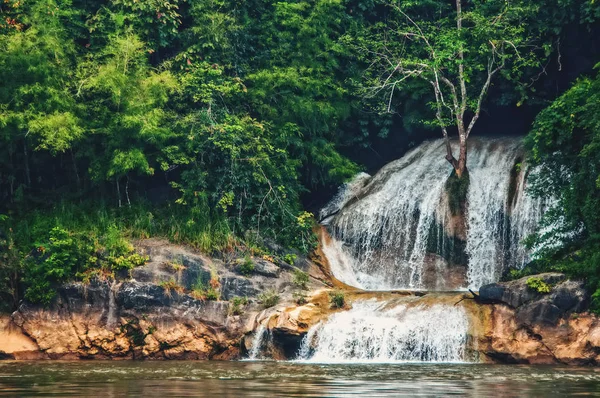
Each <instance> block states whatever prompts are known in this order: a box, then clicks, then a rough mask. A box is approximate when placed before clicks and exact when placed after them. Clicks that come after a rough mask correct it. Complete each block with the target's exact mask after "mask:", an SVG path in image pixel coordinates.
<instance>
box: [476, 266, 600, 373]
mask: <svg viewBox="0 0 600 398" xmlns="http://www.w3.org/2000/svg"><path fill="white" fill-rule="evenodd" d="M530 278H537V279H539V280H541V281H543V282H544V283H545V284H547V285H549V286H550V288H551V289H550V292H548V293H540V292H538V291H537V290H536V289H533V288H531V287H529V286H528V285H527V281H528V280H529V279H530ZM479 294H480V299H481V300H482V301H483V302H488V303H494V304H490V305H489V306H490V307H491V317H490V321H489V325H488V326H486V327H485V329H486V331H485V333H484V335H483V336H482V341H481V343H482V345H481V352H483V353H484V354H485V355H486V356H488V358H490V359H491V360H493V361H497V362H507V363H532V364H533V363H540V364H542V363H543V364H546V363H561V364H570V365H600V320H599V319H598V317H597V316H595V315H593V314H591V313H589V312H586V310H587V308H588V305H589V300H590V297H589V295H588V293H587V292H586V290H585V288H584V285H583V282H578V281H570V280H566V278H565V276H564V275H562V274H558V273H546V274H540V275H534V276H532V277H525V278H522V279H519V280H515V281H511V282H506V283H494V284H490V285H486V286H483V287H482V288H481V289H480V291H479Z"/></svg>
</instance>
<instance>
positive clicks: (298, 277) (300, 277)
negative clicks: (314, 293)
mask: <svg viewBox="0 0 600 398" xmlns="http://www.w3.org/2000/svg"><path fill="white" fill-rule="evenodd" d="M293 282H294V285H296V286H297V287H298V288H300V289H302V290H306V289H308V274H307V273H306V272H303V271H302V270H300V269H298V268H296V269H295V270H294V278H293Z"/></svg>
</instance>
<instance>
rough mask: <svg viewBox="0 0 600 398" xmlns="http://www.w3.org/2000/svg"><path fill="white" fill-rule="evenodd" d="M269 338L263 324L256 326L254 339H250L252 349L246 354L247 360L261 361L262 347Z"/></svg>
mask: <svg viewBox="0 0 600 398" xmlns="http://www.w3.org/2000/svg"><path fill="white" fill-rule="evenodd" d="M268 337H269V330H268V329H267V327H266V326H265V325H264V324H262V323H261V324H260V325H258V328H257V329H256V331H255V332H254V338H253V339H252V347H250V351H249V352H248V359H250V360H257V359H261V357H260V354H261V352H262V350H263V346H264V345H265V343H266V342H267V340H268Z"/></svg>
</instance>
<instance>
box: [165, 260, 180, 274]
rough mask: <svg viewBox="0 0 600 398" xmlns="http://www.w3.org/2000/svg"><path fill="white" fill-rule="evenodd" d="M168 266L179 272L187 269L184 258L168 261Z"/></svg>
mask: <svg viewBox="0 0 600 398" xmlns="http://www.w3.org/2000/svg"><path fill="white" fill-rule="evenodd" d="M166 266H167V268H168V269H170V270H171V271H173V272H179V271H183V270H184V269H185V265H183V258H175V259H173V260H172V261H170V262H168V263H166Z"/></svg>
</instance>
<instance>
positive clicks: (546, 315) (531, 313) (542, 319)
mask: <svg viewBox="0 0 600 398" xmlns="http://www.w3.org/2000/svg"><path fill="white" fill-rule="evenodd" d="M563 315H564V311H562V310H561V309H560V308H558V307H557V306H555V305H554V304H552V302H551V301H550V300H548V299H544V300H540V301H534V302H532V303H529V304H525V305H523V306H521V307H519V308H518V309H517V311H516V313H515V316H516V320H517V323H518V324H521V325H531V324H540V325H556V324H557V323H558V320H559V319H560V318H561V317H562V316H563Z"/></svg>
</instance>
